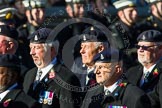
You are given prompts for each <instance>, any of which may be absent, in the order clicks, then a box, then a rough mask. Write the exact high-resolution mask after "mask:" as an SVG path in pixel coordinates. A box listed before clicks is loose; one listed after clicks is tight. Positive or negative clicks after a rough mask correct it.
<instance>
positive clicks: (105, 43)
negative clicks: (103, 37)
mask: <svg viewBox="0 0 162 108" xmlns="http://www.w3.org/2000/svg"><path fill="white" fill-rule="evenodd" d="M100 45H103V46H104V48H105V49H107V48H108V47H109V43H108V42H95V48H96V49H97V48H98V47H99V46H100Z"/></svg>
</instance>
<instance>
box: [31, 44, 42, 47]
mask: <svg viewBox="0 0 162 108" xmlns="http://www.w3.org/2000/svg"><path fill="white" fill-rule="evenodd" d="M43 45H44V43H30V44H29V46H30V47H32V46H38V47H43Z"/></svg>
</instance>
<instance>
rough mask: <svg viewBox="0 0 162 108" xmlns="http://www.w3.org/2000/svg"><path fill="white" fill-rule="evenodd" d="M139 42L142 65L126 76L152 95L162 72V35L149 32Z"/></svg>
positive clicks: (153, 31) (138, 48)
mask: <svg viewBox="0 0 162 108" xmlns="http://www.w3.org/2000/svg"><path fill="white" fill-rule="evenodd" d="M137 41H138V44H137V45H136V47H137V55H138V61H139V63H140V64H141V65H139V66H136V67H132V68H130V69H129V70H128V71H127V72H126V76H127V78H128V80H129V81H130V82H131V83H133V84H135V85H137V86H138V87H140V88H141V89H142V90H144V91H145V92H146V93H148V94H151V93H152V90H153V89H154V88H155V86H156V85H157V83H158V81H159V76H160V74H161V72H162V67H161V65H162V61H161V54H162V33H161V32H160V31H157V30H147V31H144V32H143V33H141V34H140V35H139V36H138V38H137ZM156 108H157V107H156Z"/></svg>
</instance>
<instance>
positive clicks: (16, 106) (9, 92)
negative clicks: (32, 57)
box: [0, 54, 40, 108]
mask: <svg viewBox="0 0 162 108" xmlns="http://www.w3.org/2000/svg"><path fill="white" fill-rule="evenodd" d="M19 76H20V60H19V59H18V58H17V56H15V55H11V54H1V55H0V108H39V107H40V105H39V103H37V102H36V100H34V99H32V98H31V97H30V96H28V95H26V94H25V93H24V92H23V91H22V90H21V89H19V85H18V83H17V81H18V79H19Z"/></svg>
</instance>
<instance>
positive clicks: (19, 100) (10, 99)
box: [0, 89, 40, 108]
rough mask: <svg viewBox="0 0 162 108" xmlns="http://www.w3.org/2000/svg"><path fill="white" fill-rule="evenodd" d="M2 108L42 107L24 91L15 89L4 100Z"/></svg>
mask: <svg viewBox="0 0 162 108" xmlns="http://www.w3.org/2000/svg"><path fill="white" fill-rule="evenodd" d="M0 108H40V105H39V103H37V102H36V100H34V99H32V98H31V97H30V96H28V95H26V94H25V93H24V92H23V91H22V90H20V89H14V90H11V91H10V92H9V93H8V94H7V95H6V96H5V97H4V98H3V99H2V101H1V102H0Z"/></svg>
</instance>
